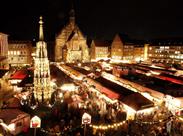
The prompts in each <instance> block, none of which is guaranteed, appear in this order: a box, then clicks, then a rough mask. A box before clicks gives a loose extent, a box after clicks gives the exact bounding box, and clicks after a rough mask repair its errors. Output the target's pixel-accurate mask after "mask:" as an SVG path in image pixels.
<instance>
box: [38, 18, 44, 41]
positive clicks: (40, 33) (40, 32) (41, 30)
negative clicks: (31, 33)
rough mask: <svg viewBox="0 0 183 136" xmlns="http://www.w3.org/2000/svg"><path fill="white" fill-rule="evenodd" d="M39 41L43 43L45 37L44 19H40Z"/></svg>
mask: <svg viewBox="0 0 183 136" xmlns="http://www.w3.org/2000/svg"><path fill="white" fill-rule="evenodd" d="M39 40H40V41H43V40H44V35H43V17H42V16H40V17H39Z"/></svg>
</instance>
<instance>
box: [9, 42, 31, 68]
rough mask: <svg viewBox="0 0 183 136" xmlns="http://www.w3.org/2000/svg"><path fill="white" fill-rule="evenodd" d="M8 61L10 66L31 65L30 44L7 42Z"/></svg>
mask: <svg viewBox="0 0 183 136" xmlns="http://www.w3.org/2000/svg"><path fill="white" fill-rule="evenodd" d="M8 48H9V50H8V61H9V64H10V65H11V66H25V65H31V64H32V57H31V53H32V43H31V42H30V41H9V44H8Z"/></svg>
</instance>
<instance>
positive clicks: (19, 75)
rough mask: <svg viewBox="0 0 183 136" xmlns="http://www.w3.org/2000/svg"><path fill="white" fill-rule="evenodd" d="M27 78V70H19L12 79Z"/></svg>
mask: <svg viewBox="0 0 183 136" xmlns="http://www.w3.org/2000/svg"><path fill="white" fill-rule="evenodd" d="M26 76H27V72H26V70H24V69H22V70H18V71H16V72H15V73H14V74H13V75H12V76H11V77H10V79H20V80H21V79H24V78H25V77H26Z"/></svg>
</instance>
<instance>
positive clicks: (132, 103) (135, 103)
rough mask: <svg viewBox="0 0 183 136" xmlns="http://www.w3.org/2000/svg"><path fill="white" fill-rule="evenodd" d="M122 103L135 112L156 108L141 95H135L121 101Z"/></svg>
mask: <svg viewBox="0 0 183 136" xmlns="http://www.w3.org/2000/svg"><path fill="white" fill-rule="evenodd" d="M121 101H122V102H123V103H124V104H126V105H128V106H129V107H131V108H133V109H134V110H135V111H139V110H143V109H146V108H151V107H153V106H154V103H153V102H152V101H150V100H148V99H147V98H145V97H143V96H142V95H141V94H139V93H133V94H131V95H128V96H126V97H124V98H122V99H121Z"/></svg>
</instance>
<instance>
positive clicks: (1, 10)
mask: <svg viewBox="0 0 183 136" xmlns="http://www.w3.org/2000/svg"><path fill="white" fill-rule="evenodd" d="M73 1H74V7H75V11H76V22H77V24H78V25H79V27H80V29H81V30H82V32H83V33H84V34H85V35H86V36H87V37H90V38H97V39H109V40H110V39H112V38H113V37H114V35H115V34H116V33H126V34H129V35H130V36H131V37H134V38H141V39H151V38H158V37H177V36H178V37H183V8H182V7H183V2H181V0H73ZM0 5H1V7H0V17H1V19H0V32H4V33H7V34H9V36H10V37H9V38H10V39H17V40H32V39H34V38H35V39H37V37H38V36H37V35H38V34H37V33H38V20H39V16H40V15H43V18H44V22H45V23H44V31H45V38H46V39H47V40H54V39H55V35H56V34H57V33H58V32H59V31H60V30H61V29H62V27H63V26H64V25H65V24H66V22H67V20H68V14H69V10H70V8H71V2H70V0H1V4H0Z"/></svg>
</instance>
